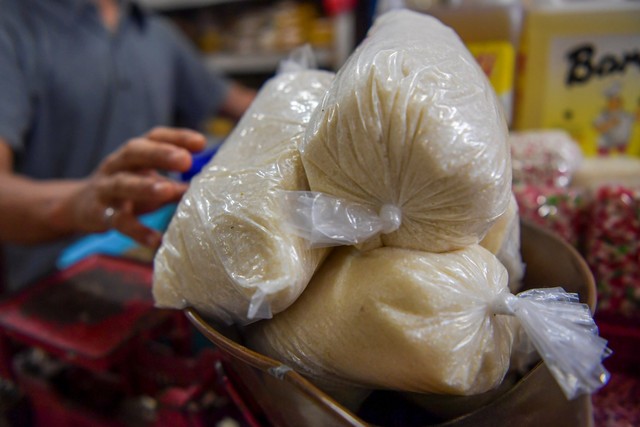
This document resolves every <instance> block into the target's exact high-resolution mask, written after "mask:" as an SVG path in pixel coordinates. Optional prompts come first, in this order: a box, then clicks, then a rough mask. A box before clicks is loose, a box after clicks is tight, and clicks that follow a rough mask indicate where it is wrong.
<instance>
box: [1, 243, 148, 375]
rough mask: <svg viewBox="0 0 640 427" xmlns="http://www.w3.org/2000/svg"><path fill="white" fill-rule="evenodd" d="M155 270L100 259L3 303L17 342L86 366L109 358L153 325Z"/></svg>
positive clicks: (5, 323) (4, 321)
mask: <svg viewBox="0 0 640 427" xmlns="http://www.w3.org/2000/svg"><path fill="white" fill-rule="evenodd" d="M152 277H153V273H152V266H151V265H150V264H143V263H140V262H137V261H133V260H127V259H122V258H114V257H108V256H103V255H96V256H92V257H89V258H86V259H84V260H83V261H80V262H78V263H77V264H74V265H73V266H71V267H69V268H68V269H66V270H63V271H61V272H58V273H56V274H54V275H52V276H50V277H48V278H46V279H45V280H43V281H41V282H39V283H37V284H35V285H34V286H31V287H28V288H26V289H24V290H23V291H21V292H20V293H18V294H15V295H12V296H9V297H7V298H5V299H4V300H2V301H1V302H0V328H1V329H2V332H3V333H6V334H7V335H8V336H10V337H11V338H13V339H16V340H18V341H21V342H23V343H26V344H28V345H34V346H38V347H40V348H43V349H44V350H46V351H49V352H51V353H52V354H56V355H59V356H64V357H66V358H70V357H71V358H73V359H74V360H78V361H79V362H82V361H84V362H85V363H86V364H92V363H97V364H98V365H104V364H108V363H109V358H110V357H113V356H114V355H115V353H116V352H117V351H118V350H119V349H120V348H122V347H123V345H124V344H125V343H126V342H128V341H129V340H130V339H131V338H132V337H133V336H134V335H135V334H136V333H137V332H139V331H141V330H142V329H143V328H146V327H148V326H149V322H155V321H156V320H157V316H155V315H156V314H157V313H156V310H155V309H154V303H153V297H152V294H151V283H152Z"/></svg>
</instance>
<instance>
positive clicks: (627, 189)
mask: <svg viewBox="0 0 640 427" xmlns="http://www.w3.org/2000/svg"><path fill="white" fill-rule="evenodd" d="M510 139H511V149H512V158H513V164H514V193H515V195H516V198H517V200H518V205H519V208H520V214H521V216H522V217H523V218H527V219H529V220H531V221H533V222H536V223H538V224H540V225H542V226H544V227H546V228H548V229H550V230H553V231H554V232H556V233H557V234H558V235H559V236H561V237H562V238H564V239H565V240H566V241H567V242H569V243H570V244H571V245H573V246H574V247H575V248H576V250H578V251H579V252H580V253H581V254H582V256H583V257H584V259H585V260H586V261H587V263H588V265H589V267H590V269H591V271H592V273H593V275H594V278H595V281H596V284H597V291H598V307H597V310H596V318H597V319H598V325H599V327H600V332H601V334H602V335H603V336H604V337H605V338H607V339H608V340H609V342H610V345H611V347H612V348H614V349H615V352H614V354H613V355H612V357H611V358H610V359H609V361H608V364H609V365H608V366H609V367H610V368H611V370H612V372H613V377H612V381H611V382H612V385H611V387H608V388H606V389H604V390H602V391H601V392H599V393H598V394H596V395H595V396H594V404H595V415H596V420H597V421H599V422H602V423H603V425H605V424H607V425H608V423H611V422H613V421H615V422H618V421H620V422H623V423H624V422H627V423H630V424H629V425H637V424H638V423H639V422H640V413H639V412H638V410H637V402H636V399H637V396H638V390H639V388H640V381H638V374H640V372H638V369H637V351H638V348H639V347H640V332H639V327H640V159H637V158H633V157H624V156H620V157H587V158H583V155H582V154H581V153H582V150H580V149H579V146H578V144H577V143H576V142H575V141H573V139H572V138H571V137H570V136H569V135H568V134H567V133H565V132H563V131H558V130H553V131H522V132H513V133H512V134H511V138H510ZM516 177H518V178H517V179H516ZM610 390H614V392H615V396H613V394H612V392H610Z"/></svg>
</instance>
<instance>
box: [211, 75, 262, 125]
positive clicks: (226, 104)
mask: <svg viewBox="0 0 640 427" xmlns="http://www.w3.org/2000/svg"><path fill="white" fill-rule="evenodd" d="M255 97H256V91H255V90H254V89H252V88H249V87H247V86H243V85H242V84H240V83H237V82H231V83H230V87H229V91H228V92H227V96H226V98H225V99H224V101H223V102H222V105H220V113H221V114H223V115H226V116H228V117H230V118H232V119H235V120H239V119H240V118H242V115H243V114H244V113H245V111H247V109H248V108H249V106H251V103H252V102H253V100H254V98H255Z"/></svg>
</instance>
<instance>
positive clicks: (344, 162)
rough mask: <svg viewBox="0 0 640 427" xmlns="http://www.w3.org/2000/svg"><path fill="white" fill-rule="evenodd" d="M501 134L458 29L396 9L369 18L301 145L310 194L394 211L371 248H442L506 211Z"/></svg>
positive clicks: (456, 244) (466, 241) (502, 125)
mask: <svg viewBox="0 0 640 427" xmlns="http://www.w3.org/2000/svg"><path fill="white" fill-rule="evenodd" d="M507 136H508V132H507V126H506V121H505V118H504V114H503V111H502V107H501V106H500V102H499V101H498V99H497V98H496V96H495V93H494V91H493V89H492V88H491V86H490V84H489V82H488V80H487V78H486V76H485V74H484V73H483V72H482V70H481V69H480V67H479V66H478V64H477V63H476V61H475V59H474V58H473V56H472V55H471V54H470V53H469V51H468V50H467V49H466V47H465V46H464V44H463V43H462V41H461V40H460V39H459V37H458V36H457V35H456V34H455V33H454V32H453V31H452V30H451V29H450V28H448V27H446V26H444V25H443V24H442V23H440V22H439V21H438V20H436V19H435V18H433V17H430V16H428V15H424V14H420V13H415V12H410V11H407V10H399V11H393V12H389V13H387V14H385V15H383V16H381V17H380V18H378V19H377V20H376V22H375V23H374V25H373V27H372V28H371V30H370V31H369V33H368V36H367V38H366V39H365V40H364V41H363V42H362V43H361V44H360V45H359V46H358V48H357V49H356V50H355V52H354V53H353V54H352V55H351V56H350V57H349V59H348V60H347V62H346V63H345V64H344V65H343V66H342V67H341V69H340V71H339V72H338V74H337V75H336V79H335V81H334V83H332V85H331V87H330V89H329V91H328V93H327V95H326V96H325V97H324V99H323V101H322V103H321V105H320V106H319V108H318V109H316V111H315V112H314V114H313V116H312V117H311V121H310V123H309V126H308V127H307V131H306V135H305V138H304V140H303V141H302V143H301V145H300V151H301V154H302V160H303V163H304V167H305V171H306V173H307V177H308V179H309V185H310V188H311V190H312V191H313V192H318V193H323V194H326V195H328V196H331V197H333V198H336V199H340V200H344V201H345V203H347V204H348V205H351V204H352V203H353V204H357V205H361V206H363V207H364V208H366V209H368V210H370V211H372V212H375V213H379V212H381V211H382V210H383V209H388V207H393V210H394V211H398V212H400V213H401V214H400V215H395V216H397V217H399V218H401V224H400V226H399V227H398V228H397V229H395V230H393V231H391V232H388V233H381V234H379V235H378V237H379V238H380V245H384V246H394V247H403V248H408V249H416V250H424V251H430V252H445V251H450V250H455V249H459V248H463V247H465V246H468V245H471V244H475V243H478V242H479V241H480V240H481V239H482V237H483V236H484V234H485V233H486V232H487V230H488V229H489V228H490V227H491V226H492V224H493V223H494V221H495V220H496V219H497V218H498V217H499V216H500V215H502V214H503V213H504V211H505V210H506V208H507V206H508V204H509V198H510V186H511V163H510V153H509V146H508V141H507ZM316 225H318V224H316ZM320 226H321V227H322V225H320Z"/></svg>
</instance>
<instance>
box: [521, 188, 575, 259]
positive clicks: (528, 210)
mask: <svg viewBox="0 0 640 427" xmlns="http://www.w3.org/2000/svg"><path fill="white" fill-rule="evenodd" d="M513 193H514V194H515V196H516V200H517V201H518V208H519V212H520V217H521V218H524V219H528V220H530V221H532V222H534V223H536V224H538V225H541V226H543V227H545V228H547V229H549V230H551V231H554V232H556V233H557V234H558V235H559V236H560V237H562V238H563V239H565V240H566V241H567V242H569V243H570V244H571V245H573V246H574V247H576V248H579V247H580V244H581V242H580V237H581V235H582V231H583V227H584V213H585V209H586V208H587V206H588V193H587V192H586V191H585V190H582V189H578V188H559V187H553V186H537V185H514V187H513Z"/></svg>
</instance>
